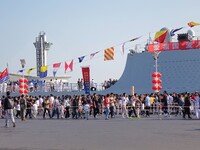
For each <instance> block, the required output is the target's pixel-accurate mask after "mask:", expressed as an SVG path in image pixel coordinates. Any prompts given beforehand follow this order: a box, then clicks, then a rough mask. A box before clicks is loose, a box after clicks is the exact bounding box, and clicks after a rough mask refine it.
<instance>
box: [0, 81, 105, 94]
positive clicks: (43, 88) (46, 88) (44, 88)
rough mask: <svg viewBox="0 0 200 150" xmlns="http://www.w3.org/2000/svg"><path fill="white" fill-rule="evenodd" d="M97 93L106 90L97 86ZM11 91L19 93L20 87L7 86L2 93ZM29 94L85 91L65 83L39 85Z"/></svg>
mask: <svg viewBox="0 0 200 150" xmlns="http://www.w3.org/2000/svg"><path fill="white" fill-rule="evenodd" d="M95 88H96V91H102V90H104V87H103V84H95ZM7 91H10V92H11V93H19V86H18V85H7V87H2V88H1V89H0V93H6V92H7ZM28 91H29V93H34V92H78V91H84V87H81V88H80V87H78V84H77V83H63V84H61V85H54V86H53V87H50V84H48V83H47V84H45V85H38V86H37V87H30V86H29V87H28Z"/></svg>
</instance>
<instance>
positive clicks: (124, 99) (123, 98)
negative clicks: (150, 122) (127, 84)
mask: <svg viewBox="0 0 200 150" xmlns="http://www.w3.org/2000/svg"><path fill="white" fill-rule="evenodd" d="M121 101H122V118H125V116H124V115H126V118H128V111H127V108H126V105H127V103H128V101H129V99H128V96H127V95H126V93H123V96H122V100H121Z"/></svg>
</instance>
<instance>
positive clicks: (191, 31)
mask: <svg viewBox="0 0 200 150" xmlns="http://www.w3.org/2000/svg"><path fill="white" fill-rule="evenodd" d="M187 33H188V34H189V35H190V36H191V37H194V36H195V32H194V30H192V29H189V30H188V31H187Z"/></svg>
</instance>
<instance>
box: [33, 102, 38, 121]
mask: <svg viewBox="0 0 200 150" xmlns="http://www.w3.org/2000/svg"><path fill="white" fill-rule="evenodd" d="M37 114H38V104H37V101H35V102H34V104H33V117H34V118H36V117H37Z"/></svg>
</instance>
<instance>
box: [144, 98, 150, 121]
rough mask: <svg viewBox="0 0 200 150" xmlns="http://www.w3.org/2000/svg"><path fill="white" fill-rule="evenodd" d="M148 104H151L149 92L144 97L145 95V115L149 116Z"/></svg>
mask: <svg viewBox="0 0 200 150" xmlns="http://www.w3.org/2000/svg"><path fill="white" fill-rule="evenodd" d="M150 106H151V103H150V97H149V94H146V97H145V109H146V117H150V114H149V111H150Z"/></svg>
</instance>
